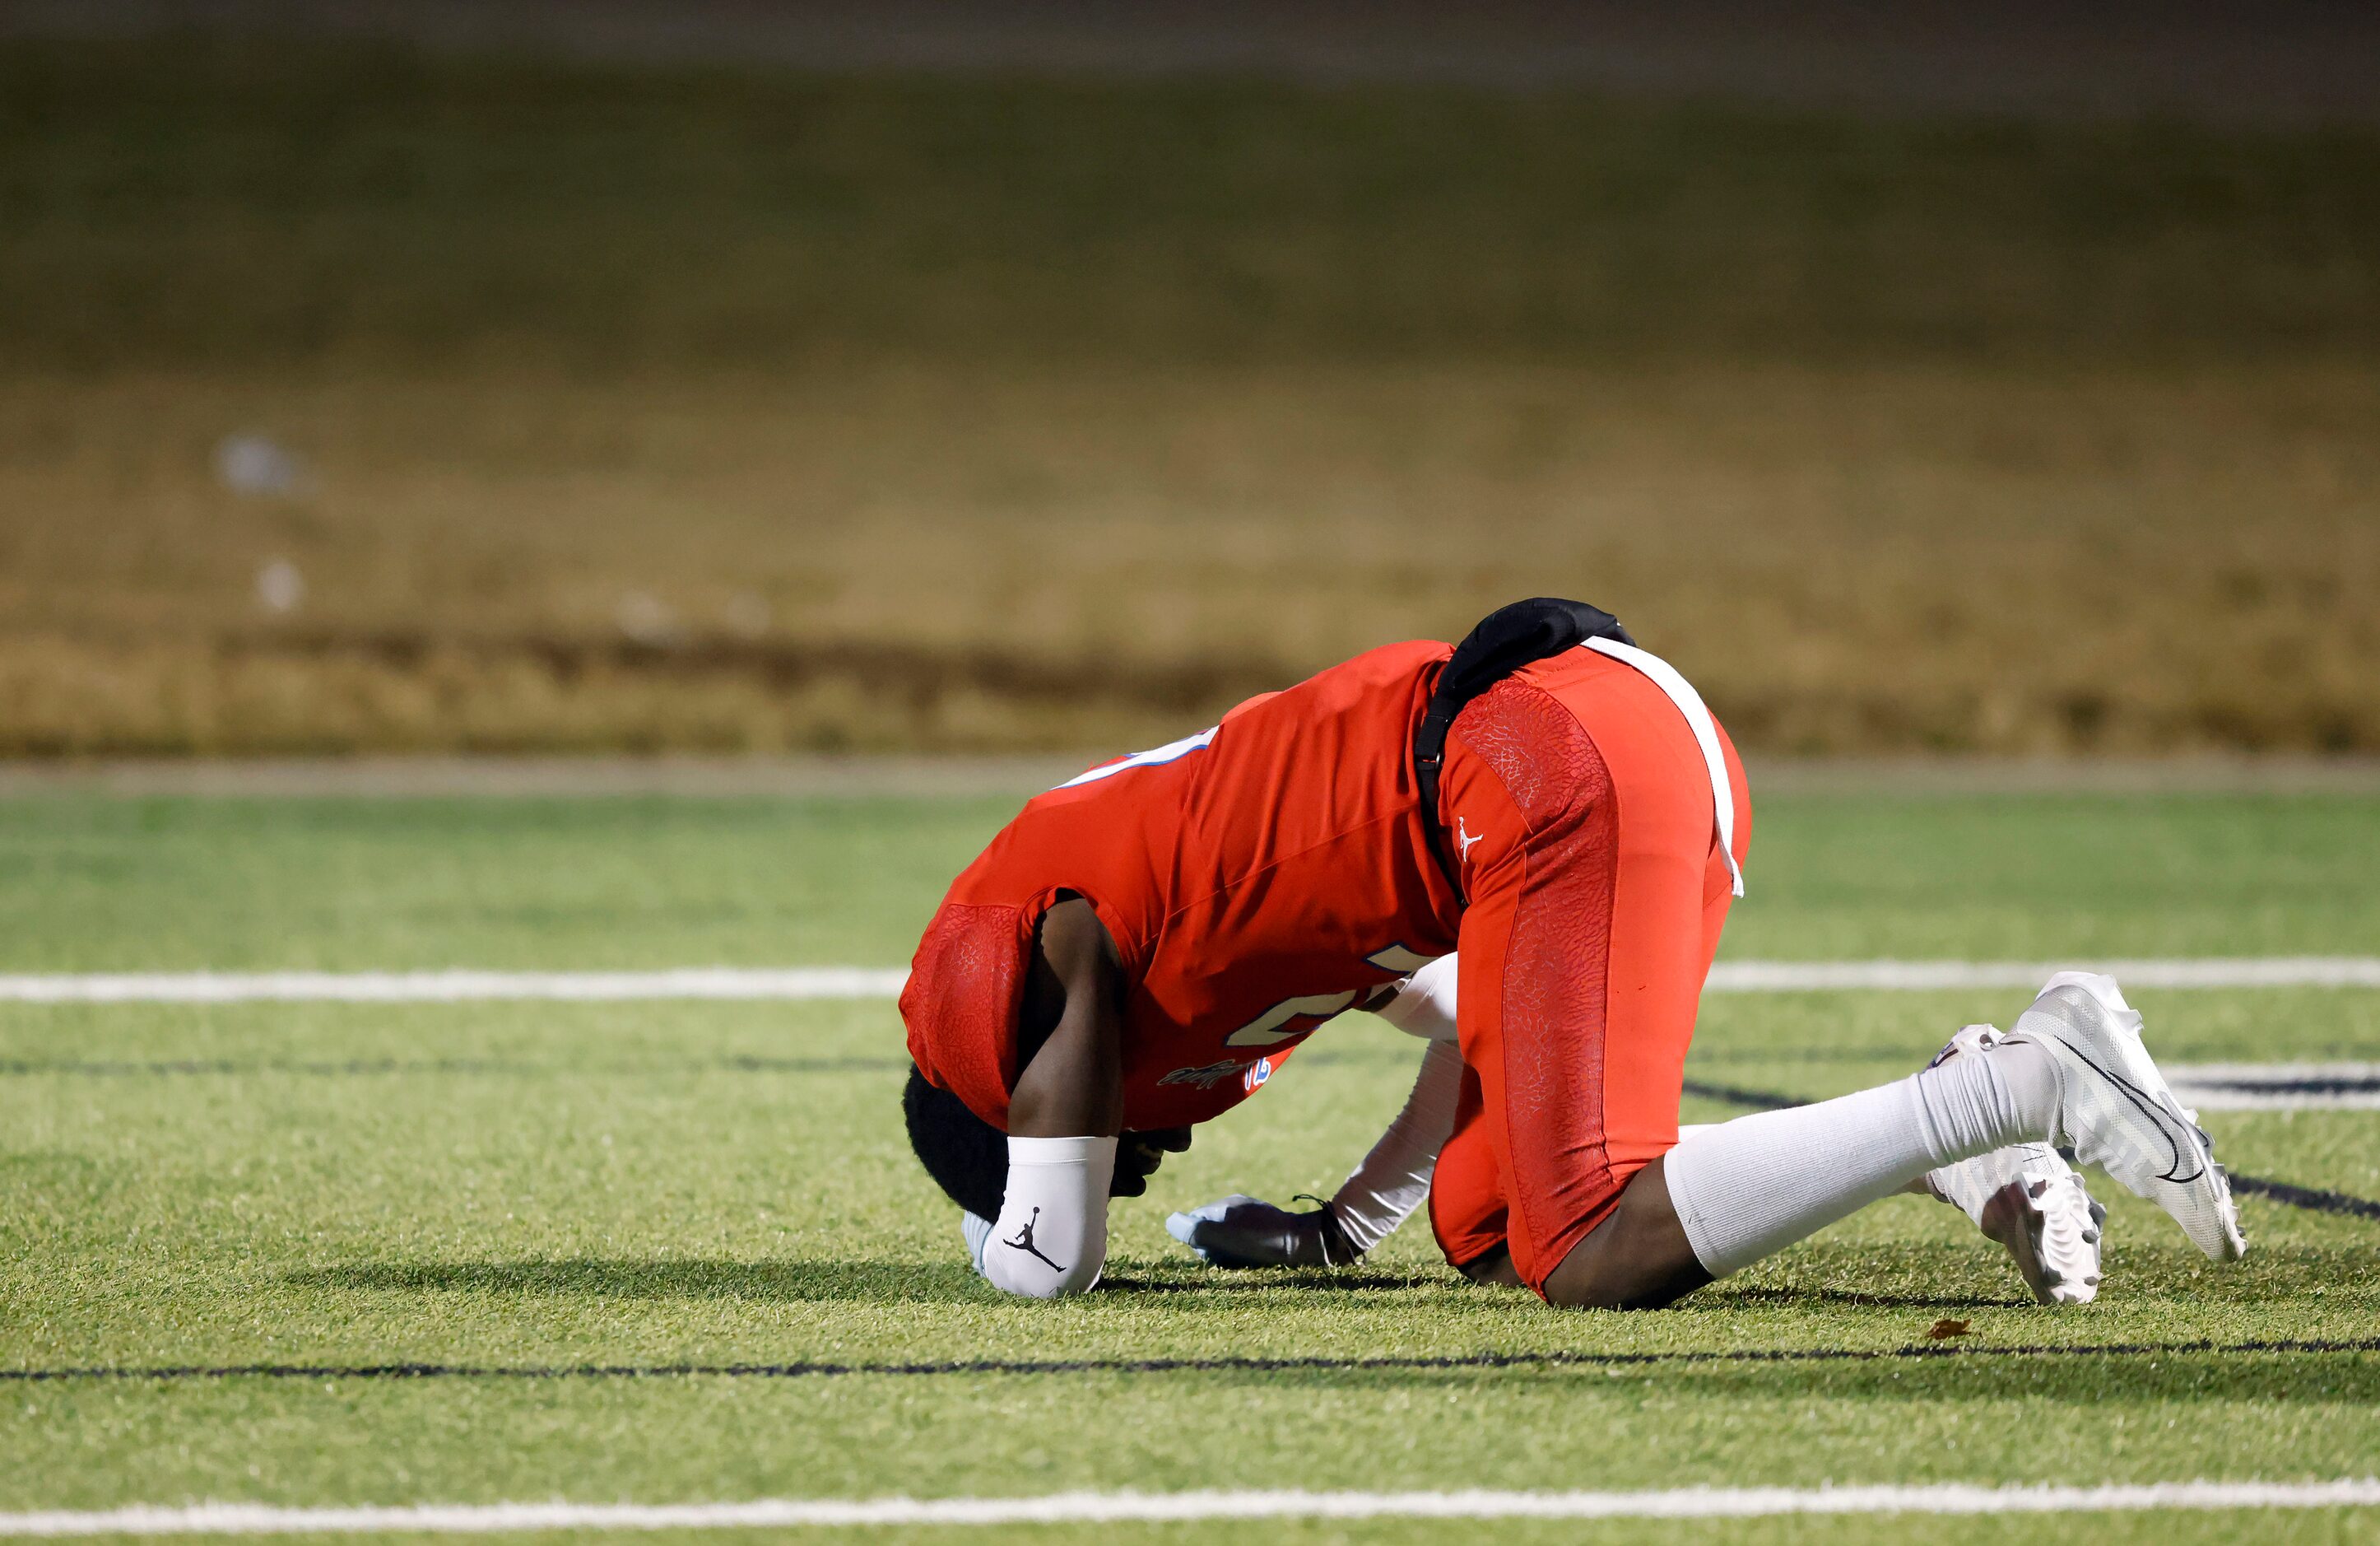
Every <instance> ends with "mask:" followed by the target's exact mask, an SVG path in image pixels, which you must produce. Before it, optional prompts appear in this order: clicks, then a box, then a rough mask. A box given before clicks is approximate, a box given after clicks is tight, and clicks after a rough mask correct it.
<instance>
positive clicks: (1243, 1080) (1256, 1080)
mask: <svg viewBox="0 0 2380 1546" xmlns="http://www.w3.org/2000/svg"><path fill="white" fill-rule="evenodd" d="M1270 1077H1272V1059H1270V1058H1269V1057H1260V1058H1258V1059H1257V1060H1256V1061H1255V1062H1254V1063H1251V1064H1249V1065H1248V1071H1247V1072H1246V1073H1245V1074H1242V1075H1241V1076H1240V1089H1241V1090H1243V1091H1244V1092H1245V1093H1247V1094H1250V1095H1253V1094H1255V1093H1256V1092H1257V1090H1261V1089H1263V1088H1264V1082H1265V1080H1267V1079H1269V1078H1270Z"/></svg>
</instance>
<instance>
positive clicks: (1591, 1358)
mask: <svg viewBox="0 0 2380 1546" xmlns="http://www.w3.org/2000/svg"><path fill="white" fill-rule="evenodd" d="M2200 1353H2215V1354H2240V1355H2251V1354H2334V1353H2344V1354H2350V1355H2360V1354H2364V1353H2380V1336H2375V1337H2357V1338H2304V1339H2290V1340H2258V1341H2247V1342H2215V1341H2211V1340H2205V1339H2201V1340H2196V1341H2190V1342H2111V1343H2076V1344H2070V1345H2058V1344H2052V1343H2037V1344H2022V1345H1999V1346H1991V1345H1985V1346H1960V1345H1953V1344H1949V1343H1926V1344H1914V1343H1913V1344H1909V1345H1903V1346H1900V1347H1865V1348H1854V1347H1780V1348H1758V1347H1746V1348H1732V1349H1728V1350H1724V1351H1709V1352H1686V1353H1589V1352H1573V1351H1567V1350H1559V1349H1557V1350H1554V1351H1549V1352H1540V1353H1497V1352H1487V1353H1455V1354H1444V1355H1435V1356H1415V1357H1369V1358H1333V1357H1269V1358H1268V1357H1237V1358H1228V1357H1227V1358H1014V1359H1011V1358H966V1359H953V1360H949V1361H946V1362H934V1363H775V1364H770V1363H742V1364H693V1363H681V1364H552V1365H527V1366H508V1365H501V1364H440V1363H385V1364H223V1365H217V1366H212V1367H207V1366H200V1365H180V1366H165V1367H160V1368H152V1369H138V1368H121V1369H120V1368H107V1367H94V1368H85V1369H0V1382H16V1383H19V1384H24V1383H41V1382H55V1381H66V1380H120V1381H175V1380H237V1379H263V1380H655V1379H693V1378H720V1379H743V1380H812V1379H833V1378H839V1377H844V1376H849V1375H871V1374H873V1375H890V1376H927V1377H931V1376H939V1375H961V1374H1176V1373H1226V1374H1233V1373H1254V1374H1272V1373H1294V1372H1297V1371H1300V1370H1326V1371H1339V1372H1347V1373H1366V1372H1372V1371H1390V1372H1395V1371H1399V1370H1414V1369H1448V1370H1460V1369H1533V1368H1547V1369H1559V1368H1567V1367H1581V1368H1605V1367H1624V1368H1644V1367H1650V1366H1655V1365H1666V1364H1687V1365H1693V1364H1800V1363H1877V1362H1888V1361H1896V1360H1902V1359H1920V1358H2006V1357H2043V1358H2048V1357H2100V1358H2140V1357H2179V1356H2183V1355H2189V1354H2200Z"/></svg>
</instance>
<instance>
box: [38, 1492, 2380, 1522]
mask: <svg viewBox="0 0 2380 1546" xmlns="http://www.w3.org/2000/svg"><path fill="white" fill-rule="evenodd" d="M2374 1505H2380V1479H2370V1478H2367V1479H2362V1480H2352V1479H2350V1480H2340V1481H2298V1482H2288V1481H2283V1482H2270V1481H2176V1482H2160V1483H2155V1484H2151V1485H2145V1486H2111V1487H1973V1486H1964V1485H1959V1484H1945V1485H1937V1486H1929V1487H1820V1488H1792V1487H1694V1488H1682V1489H1679V1490H1676V1491H1660V1492H1491V1491H1463V1492H1300V1491H1280V1492H1253V1491H1252V1492H1058V1493H1052V1494H1050V1495H1047V1496H1044V1497H1038V1498H867V1499H855V1500H852V1501H848V1502H836V1501H830V1500H825V1499H802V1498H769V1499H762V1500H759V1501H758V1502H754V1503H664V1504H643V1503H491V1504H486V1505H480V1506H473V1505H468V1504H441V1503H426V1504H419V1505H416V1506H413V1507H409V1508H272V1507H266V1506H264V1505H261V1504H255V1503H201V1504H199V1505H198V1506H196V1507H192V1508H152V1507H137V1508H122V1509H112V1510H106V1511H98V1512H91V1513H79V1512H58V1513H48V1514H0V1536H73V1535H297V1534H347V1535H355V1534H373V1533H379V1532H383V1531H400V1530H420V1531H431V1532H436V1533H440V1534H448V1535H491V1534H499V1533H504V1532H508V1531H517V1530H555V1529H613V1530H673V1529H754V1528H785V1527H788V1526H801V1525H809V1526H852V1525H1059V1524H1082V1523H1111V1522H1124V1521H1177V1520H1196V1519H1292V1518H1302V1519H1370V1518H1382V1517H1393V1518H1414V1519H1748V1518H1758V1517H1762V1516H1773V1515H1782V1514H2073V1513H2099V1512H2126V1513H2131V1512H2137V1511H2141V1510H2147V1509H2248V1508H2350V1507H2371V1506H2374Z"/></svg>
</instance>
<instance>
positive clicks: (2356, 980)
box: [1704, 956, 2380, 993]
mask: <svg viewBox="0 0 2380 1546" xmlns="http://www.w3.org/2000/svg"><path fill="white" fill-rule="evenodd" d="M2077 968H2080V969H2083V970H2089V971H2103V972H2106V973H2107V975H2109V976H2110V977H2113V978H2114V979H2115V980H2117V981H2119V982H2120V983H2122V984H2123V985H2124V986H2125V987H2126V988H2300V987H2314V988H2380V956H2228V957H2226V956H2180V957H2169V958H2166V959H2162V960H2159V959H2143V960H2114V961H1721V962H1720V963H1718V965H1717V966H1715V967H1713V968H1711V974H1710V979H1709V980H1708V981H1707V982H1706V984H1705V985H1704V986H1705V991H1706V992H1714V993H1807V992H1830V991H1834V990H1839V989H1857V988H1880V989H1893V990H1902V991H1913V990H1926V989H1949V988H2023V989H2028V990H2029V989H2034V988H2038V987H2040V986H2041V984H2042V982H2043V981H2044V980H2046V979H2047V978H2048V976H2049V974H2050V973H2052V972H2056V971H2068V970H2074V969H2077Z"/></svg>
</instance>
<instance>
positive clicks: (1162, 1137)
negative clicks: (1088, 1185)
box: [1108, 1127, 1190, 1197]
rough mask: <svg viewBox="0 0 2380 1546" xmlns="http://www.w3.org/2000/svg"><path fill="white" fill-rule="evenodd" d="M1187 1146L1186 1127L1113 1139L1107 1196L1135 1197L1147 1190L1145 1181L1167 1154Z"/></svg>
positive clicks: (1174, 1152) (1188, 1144) (1188, 1145)
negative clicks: (1112, 1167)
mask: <svg viewBox="0 0 2380 1546" xmlns="http://www.w3.org/2000/svg"><path fill="white" fill-rule="evenodd" d="M1189 1147H1190V1129H1189V1128H1187V1127H1152V1128H1150V1129H1149V1130H1148V1131H1147V1132H1145V1133H1126V1134H1124V1135H1123V1138H1120V1139H1118V1140H1117V1143H1116V1161H1115V1179H1114V1180H1112V1181H1111V1182H1109V1183H1108V1195H1109V1196H1110V1197H1139V1196H1141V1195H1142V1194H1143V1193H1145V1192H1147V1190H1148V1178H1149V1177H1150V1176H1152V1175H1156V1174H1157V1167H1158V1166H1159V1165H1161V1164H1163V1163H1165V1156H1167V1155H1168V1154H1179V1153H1181V1152H1182V1151H1183V1150H1185V1149H1187V1148H1189Z"/></svg>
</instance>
